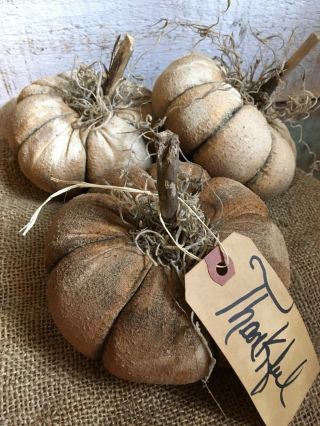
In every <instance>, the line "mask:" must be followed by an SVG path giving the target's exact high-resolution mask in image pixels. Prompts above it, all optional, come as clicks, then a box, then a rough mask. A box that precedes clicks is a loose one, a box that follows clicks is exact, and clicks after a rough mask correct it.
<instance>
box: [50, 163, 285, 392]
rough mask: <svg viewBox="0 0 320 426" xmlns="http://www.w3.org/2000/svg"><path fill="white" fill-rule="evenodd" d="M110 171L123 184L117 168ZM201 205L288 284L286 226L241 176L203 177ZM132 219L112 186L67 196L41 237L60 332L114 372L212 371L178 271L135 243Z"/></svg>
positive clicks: (153, 377) (134, 174)
mask: <svg viewBox="0 0 320 426" xmlns="http://www.w3.org/2000/svg"><path fill="white" fill-rule="evenodd" d="M194 167H195V172H194V173H193V170H192V166H190V165H187V166H182V167H181V169H182V174H183V173H188V174H189V175H192V176H194V179H199V168H200V167H199V166H194ZM204 176H205V174H204ZM108 179H109V181H110V183H112V184H114V185H123V183H124V178H123V177H122V175H121V173H120V171H118V172H117V171H113V172H112V173H111V175H110V176H109V178H108ZM179 179H180V180H181V182H182V181H183V176H182V175H181V176H180V178H179ZM125 180H126V182H127V183H128V186H131V187H132V186H133V187H137V188H148V189H149V190H154V189H155V180H154V179H153V178H152V177H151V176H150V175H148V174H147V173H146V172H145V171H143V170H141V169H138V168H135V169H132V170H131V171H130V173H129V174H128V175H126V177H125ZM128 180H129V181H130V182H128ZM194 183H195V180H193V178H192V179H191V186H192V185H193V184H194ZM200 205H201V208H202V210H203V211H204V213H205V214H206V217H207V218H208V220H209V221H210V222H211V223H216V224H217V230H218V232H219V236H220V239H224V238H225V237H227V236H228V235H229V234H230V233H231V232H233V231H237V232H240V233H242V234H243V235H246V236H248V237H250V238H252V239H253V241H254V242H255V244H256V245H257V246H258V248H259V249H260V250H261V252H262V253H263V255H264V256H265V257H266V258H267V259H268V261H269V262H270V264H271V265H272V267H273V268H274V269H275V271H276V272H277V274H278V275H279V277H280V278H281V279H282V281H283V283H284V284H285V285H286V286H288V285H289V260H288V254H287V250H286V246H285V243H284V240H283V237H282V234H281V233H280V231H279V229H278V228H277V227H276V226H275V225H274V224H273V223H272V222H271V220H270V218H269V216H268V211H267V208H266V205H265V204H264V202H263V201H262V200H261V199H260V198H259V197H258V196H257V195H255V194H254V193H253V192H251V191H250V190H249V189H248V188H246V187H244V186H243V185H242V184H241V183H239V182H236V181H233V180H231V179H228V178H213V179H210V180H208V181H207V182H206V184H205V185H204V189H203V190H202V192H201V194H200ZM222 206H223V209H222ZM120 217H121V218H120ZM138 226H139V224H138V223H136V222H135V219H134V217H132V216H130V215H129V214H128V212H127V211H126V210H125V209H123V210H122V211H121V215H120V214H119V206H118V203H117V201H116V199H115V198H114V197H113V196H112V194H111V195H110V194H105V193H101V191H100V192H98V193H88V194H84V195H80V196H78V197H75V198H74V199H72V200H71V201H69V202H68V203H67V204H66V205H65V206H64V207H63V208H62V209H61V210H60V212H59V213H58V215H57V217H56V219H55V220H54V222H53V223H52V225H51V228H50V229H49V233H48V237H47V241H46V264H47V268H48V270H49V272H50V274H49V280H48V288H47V296H48V304H49V309H50V311H51V314H52V316H53V319H54V321H55V323H56V325H57V327H58V328H59V330H60V332H61V333H62V334H63V336H64V337H65V338H66V339H67V340H68V341H69V342H70V343H71V344H72V345H73V346H74V347H75V348H76V349H77V350H78V351H80V352H81V353H83V354H84V355H85V356H87V357H89V358H93V359H97V358H98V359H101V360H102V363H103V365H104V367H105V368H106V370H107V371H109V372H110V373H112V374H114V375H115V376H118V377H120V378H122V379H125V380H129V381H134V382H145V383H158V384H186V383H191V382H195V381H198V380H200V379H202V378H204V377H205V376H206V375H207V374H208V371H209V366H210V360H211V358H210V357H209V353H208V349H207V347H206V346H205V345H204V343H203V341H202V339H201V338H200V337H199V335H198V334H197V332H196V331H195V329H194V328H193V326H192V325H191V322H190V319H189V317H188V312H189V310H188V307H187V306H186V304H185V301H184V285H183V283H182V282H181V280H179V279H178V276H177V274H176V273H175V271H174V270H168V269H166V268H164V267H162V266H156V265H155V264H154V262H153V261H151V259H150V258H149V257H148V256H146V255H143V254H141V252H140V251H139V250H138V249H137V248H136V245H135V243H134V241H133V238H132V235H131V231H132V230H133V229H136V228H137V227H138ZM189 313H190V312H189Z"/></svg>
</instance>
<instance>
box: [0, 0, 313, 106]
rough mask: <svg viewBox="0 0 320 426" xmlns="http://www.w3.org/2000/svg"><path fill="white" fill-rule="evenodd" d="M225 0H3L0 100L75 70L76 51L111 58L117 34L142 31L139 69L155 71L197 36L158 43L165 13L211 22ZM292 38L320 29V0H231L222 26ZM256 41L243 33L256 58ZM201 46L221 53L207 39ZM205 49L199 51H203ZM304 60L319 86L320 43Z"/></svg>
mask: <svg viewBox="0 0 320 426" xmlns="http://www.w3.org/2000/svg"><path fill="white" fill-rule="evenodd" d="M226 3H227V2H226V0H130V1H129V0H118V1H115V0H90V1H89V0H0V30H1V31H0V72H1V74H0V105H1V104H2V103H4V102H5V101H6V100H7V99H9V98H10V97H11V96H13V95H16V94H17V93H18V92H19V91H20V90H21V89H22V88H23V87H24V86H25V85H26V84H28V82H30V81H32V80H35V79H37V78H39V77H41V76H45V75H52V74H55V73H57V72H61V71H63V70H66V69H69V68H70V67H72V65H73V63H74V59H75V57H76V56H78V58H79V59H80V60H81V61H82V62H89V63H90V62H92V61H94V60H97V59H101V60H106V58H108V57H109V53H110V52H109V49H111V47H112V45H113V42H114V40H115V37H116V36H117V34H119V33H124V32H130V33H132V34H133V35H134V36H135V37H136V52H135V58H137V57H139V55H141V53H142V52H145V51H146V50H148V49H150V51H149V52H148V53H146V54H145V56H144V58H143V59H142V60H141V61H140V62H139V63H138V65H137V67H136V69H135V72H136V73H141V74H143V75H144V76H145V77H146V81H147V84H148V85H149V86H151V84H152V82H153V81H154V78H155V77H156V76H157V74H159V72H160V71H161V70H162V69H163V68H164V67H165V66H166V65H167V64H168V63H169V62H170V61H171V60H172V59H174V58H175V57H177V56H179V55H181V54H184V53H186V52H187V51H188V50H190V48H191V46H192V43H193V41H194V40H195V39H196V38H195V37H194V35H192V34H191V33H190V32H188V31H183V30H181V29H180V30H178V31H176V32H174V33H171V34H170V35H169V36H168V37H167V38H165V39H163V40H162V41H161V42H160V43H159V44H158V45H157V46H155V47H153V48H152V46H153V45H154V43H155V37H156V32H157V31H156V27H150V26H151V25H152V24H154V23H155V22H156V21H158V20H159V19H160V18H163V17H167V18H170V19H188V20H193V21H196V22H202V23H206V24H209V23H211V22H214V21H215V20H216V17H217V16H218V15H219V13H221V12H222V11H223V10H224V9H225V6H226ZM249 24H250V25H251V27H252V28H254V29H258V30H259V31H261V32H262V33H264V34H266V35H269V34H272V33H279V34H281V35H282V36H283V37H284V38H285V39H288V38H289V35H290V33H291V31H292V30H293V29H295V28H296V37H295V41H294V44H293V46H292V49H293V48H294V47H295V46H297V45H298V44H299V43H301V42H302V41H303V40H304V39H305V38H306V37H307V36H308V35H309V33H310V32H312V31H320V2H319V0H300V1H297V0H296V1H293V0H281V1H280V0H268V1H266V0H251V1H247V0H232V4H231V7H230V9H229V11H228V12H227V13H226V14H225V15H222V16H221V19H220V22H219V24H218V25H217V29H220V30H222V31H223V32H229V31H234V32H235V33H236V34H238V33H239V30H240V29H241V28H245V27H246V26H248V25H249ZM255 46H256V45H255V42H254V40H253V39H252V38H251V40H250V37H248V36H247V37H244V38H243V39H242V43H241V50H242V51H243V52H246V55H247V57H248V58H249V57H250V56H251V55H252V54H253V53H254V51H255V49H256V47H255ZM201 49H202V50H204V51H207V52H210V54H212V55H213V54H214V52H212V49H210V47H209V46H208V44H207V45H205V44H204V45H203V46H201ZM201 49H200V50H201ZM304 62H305V66H306V68H307V73H308V84H309V87H311V88H313V89H314V88H317V87H318V88H320V73H319V65H320V46H319V47H318V48H317V49H315V51H314V52H313V53H312V54H310V55H309V56H308V58H307V60H306V61H304Z"/></svg>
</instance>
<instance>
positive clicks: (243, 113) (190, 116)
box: [152, 54, 296, 199]
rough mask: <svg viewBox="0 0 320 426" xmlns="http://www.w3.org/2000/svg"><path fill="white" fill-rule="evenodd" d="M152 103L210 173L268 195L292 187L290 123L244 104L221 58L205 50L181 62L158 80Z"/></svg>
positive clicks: (187, 151)
mask: <svg viewBox="0 0 320 426" xmlns="http://www.w3.org/2000/svg"><path fill="white" fill-rule="evenodd" d="M152 107H153V110H154V113H155V115H156V116H157V117H166V122H165V126H166V128H167V129H169V130H172V131H173V132H175V133H176V134H178V135H179V138H180V143H181V148H182V150H183V151H184V153H185V154H186V155H188V156H190V158H192V160H193V161H194V162H195V163H198V164H200V165H201V166H202V167H204V168H205V169H206V170H207V171H208V173H209V174H210V176H212V177H213V176H224V177H229V178H231V179H234V180H237V181H239V182H241V183H243V184H245V185H247V186H248V187H249V188H251V189H252V190H253V191H254V192H256V193H257V194H258V195H259V196H260V197H262V198H263V199H268V198H271V197H273V196H274V195H276V194H279V193H281V192H283V191H285V190H286V189H287V188H288V187H289V185H290V183H291V181H292V179H293V176H294V171H295V160H296V149H295V145H294V142H293V141H292V139H291V136H290V134H289V132H288V131H287V129H286V126H285V125H284V124H283V123H281V122H280V121H279V120H275V121H272V122H267V120H266V118H265V117H264V115H263V114H262V113H261V112H260V111H258V109H257V108H256V107H255V106H252V105H244V104H243V100H242V99H241V96H240V93H239V92H238V91H237V90H236V89H235V88H233V87H232V86H231V85H230V84H228V83H226V82H225V75H224V72H223V70H222V69H221V68H220V67H219V65H218V63H217V62H216V61H214V60H212V59H210V58H208V57H206V56H204V55H200V54H191V55H188V56H184V57H182V58H179V59H177V60H175V61H174V62H173V63H171V64H170V65H169V66H168V67H167V68H166V69H165V70H164V71H163V72H162V74H161V75H160V76H159V77H158V79H157V81H156V82H155V84H154V87H153V92H152Z"/></svg>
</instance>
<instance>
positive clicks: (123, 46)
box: [103, 34, 134, 98]
mask: <svg viewBox="0 0 320 426" xmlns="http://www.w3.org/2000/svg"><path fill="white" fill-rule="evenodd" d="M133 44H134V38H133V37H132V36H131V35H129V34H126V35H125V37H124V39H123V40H121V41H120V36H119V37H118V38H117V40H116V42H115V45H114V47H113V52H112V57H111V65H110V69H109V74H108V78H107V80H106V81H105V83H104V85H103V93H104V94H105V95H108V96H109V97H110V98H111V97H112V94H113V91H114V89H115V88H116V86H117V84H118V82H119V80H121V79H122V78H123V73H124V71H125V69H126V67H127V65H128V62H129V60H130V58H131V55H132V53H133Z"/></svg>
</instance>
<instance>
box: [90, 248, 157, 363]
mask: <svg viewBox="0 0 320 426" xmlns="http://www.w3.org/2000/svg"><path fill="white" fill-rule="evenodd" d="M141 256H144V257H145V259H146V261H147V262H150V263H149V265H150V266H149V268H147V266H146V267H145V268H144V269H143V270H142V274H141V275H140V277H139V279H138V280H137V281H138V283H137V288H136V289H135V290H134V291H133V292H132V294H131V296H130V297H129V298H128V299H127V300H126V302H125V304H124V305H123V306H122V308H121V309H120V310H119V312H118V314H117V315H116V317H115V318H114V319H113V321H112V323H111V326H110V328H109V332H108V333H107V335H106V336H105V338H104V339H103V342H102V344H101V349H100V350H99V353H98V354H97V359H102V357H103V354H104V352H105V349H106V346H107V345H108V340H109V338H110V335H111V333H112V331H113V327H114V326H115V325H116V323H117V320H118V318H119V317H120V315H121V314H122V311H123V310H124V309H125V308H126V306H127V305H128V304H129V303H130V302H131V300H132V299H133V297H134V296H135V295H136V294H137V293H138V291H139V289H140V287H141V286H142V285H143V283H144V280H145V279H146V277H147V275H149V273H150V272H151V270H152V268H154V265H153V263H152V262H151V261H149V260H148V258H147V256H145V255H143V254H141Z"/></svg>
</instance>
